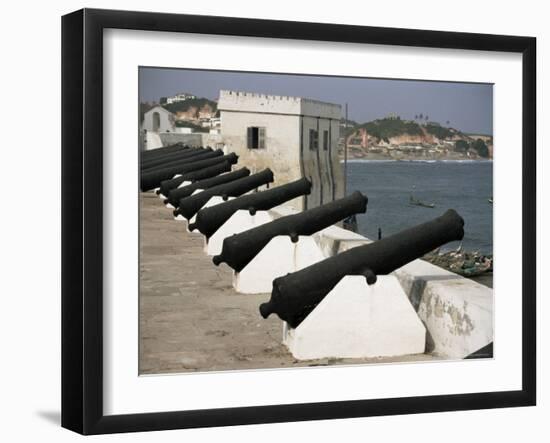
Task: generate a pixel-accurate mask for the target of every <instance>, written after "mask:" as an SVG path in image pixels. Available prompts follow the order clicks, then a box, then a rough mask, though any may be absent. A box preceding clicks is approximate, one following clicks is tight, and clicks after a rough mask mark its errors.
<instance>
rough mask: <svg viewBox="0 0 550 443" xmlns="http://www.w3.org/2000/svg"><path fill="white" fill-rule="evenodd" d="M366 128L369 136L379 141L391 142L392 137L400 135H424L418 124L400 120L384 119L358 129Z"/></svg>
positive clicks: (360, 126) (364, 124)
mask: <svg viewBox="0 0 550 443" xmlns="http://www.w3.org/2000/svg"><path fill="white" fill-rule="evenodd" d="M358 128H365V129H366V130H367V132H368V133H369V135H371V136H373V137H376V138H377V139H379V140H384V141H386V142H389V139H390V137H397V136H399V135H404V134H408V135H422V134H423V132H422V129H421V128H420V125H419V124H418V123H415V122H412V121H408V120H401V119H400V118H382V119H377V120H374V121H371V122H367V123H363V124H362V125H359V126H357V127H356V129H358Z"/></svg>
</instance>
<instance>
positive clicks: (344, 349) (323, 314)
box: [283, 275, 426, 360]
mask: <svg viewBox="0 0 550 443" xmlns="http://www.w3.org/2000/svg"><path fill="white" fill-rule="evenodd" d="M283 343H284V344H285V345H286V346H287V347H288V349H289V350H290V352H291V353H292V355H293V356H294V357H295V358H297V359H299V360H310V359H315V358H331V357H332V358H375V357H395V356H403V355H411V354H421V353H423V352H424V350H425V344H426V330H425V328H424V325H423V324H422V322H421V321H420V319H419V318H418V316H417V315H416V312H415V311H414V309H413V307H412V305H411V303H410V302H409V299H408V297H407V295H406V294H405V292H404V291H403V289H402V288H401V285H400V284H399V281H398V280H397V278H396V277H395V276H393V275H388V276H378V281H377V282H376V283H375V284H374V285H370V286H369V285H367V282H366V280H365V278H364V277H363V276H346V277H344V278H343V279H342V280H341V281H340V283H338V284H337V285H336V286H335V287H334V289H333V290H332V291H331V292H330V293H329V294H328V295H327V296H326V297H325V298H324V299H323V300H322V301H321V303H319V304H318V305H317V307H316V308H315V309H314V310H313V311H312V312H311V313H310V314H309V315H308V316H307V317H306V318H305V319H304V320H303V321H302V323H300V324H299V325H298V327H297V328H296V329H292V328H289V327H288V325H287V323H284V327H283Z"/></svg>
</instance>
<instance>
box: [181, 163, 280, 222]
mask: <svg viewBox="0 0 550 443" xmlns="http://www.w3.org/2000/svg"><path fill="white" fill-rule="evenodd" d="M271 182H273V172H271V169H264V170H263V171H261V172H258V173H257V174H252V175H250V176H249V177H244V178H240V179H238V180H234V181H232V182H229V183H224V184H223V185H218V186H214V187H212V188H210V189H206V190H205V191H202V192H199V193H198V194H195V195H191V196H189V197H186V198H182V199H181V200H180V201H179V203H178V207H177V209H174V215H175V216H177V215H182V216H183V217H185V218H186V219H188V220H189V219H190V218H191V217H193V216H194V215H195V214H196V213H197V212H199V211H200V209H201V208H202V207H203V206H204V205H205V204H206V202H207V201H208V200H210V198H211V197H214V196H216V195H218V196H221V197H223V199H224V200H227V198H228V197H238V196H239V195H242V194H244V193H245V192H248V191H252V190H253V189H255V188H257V187H258V186H261V185H265V184H267V183H271Z"/></svg>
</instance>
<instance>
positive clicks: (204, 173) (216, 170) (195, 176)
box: [157, 161, 231, 196]
mask: <svg viewBox="0 0 550 443" xmlns="http://www.w3.org/2000/svg"><path fill="white" fill-rule="evenodd" d="M228 171H231V163H229V162H227V161H225V162H223V163H216V164H215V165H212V166H208V167H207V168H203V169H197V170H196V171H191V172H186V173H184V174H182V175H178V176H177V177H174V178H171V179H168V180H163V181H162V182H161V183H160V188H159V189H157V194H162V195H164V196H166V195H168V194H170V191H171V190H172V189H176V188H177V187H178V186H180V185H181V184H182V183H183V182H185V181H189V182H196V181H197V180H204V179H205V178H210V177H215V176H216V175H219V174H223V173H224V172H228Z"/></svg>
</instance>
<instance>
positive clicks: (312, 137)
mask: <svg viewBox="0 0 550 443" xmlns="http://www.w3.org/2000/svg"><path fill="white" fill-rule="evenodd" d="M318 148H319V133H318V132H317V131H316V130H315V129H310V130H309V149H310V151H316V150H317V149H318Z"/></svg>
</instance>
